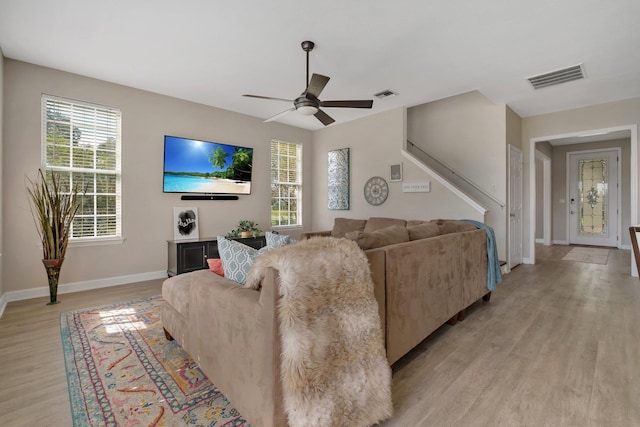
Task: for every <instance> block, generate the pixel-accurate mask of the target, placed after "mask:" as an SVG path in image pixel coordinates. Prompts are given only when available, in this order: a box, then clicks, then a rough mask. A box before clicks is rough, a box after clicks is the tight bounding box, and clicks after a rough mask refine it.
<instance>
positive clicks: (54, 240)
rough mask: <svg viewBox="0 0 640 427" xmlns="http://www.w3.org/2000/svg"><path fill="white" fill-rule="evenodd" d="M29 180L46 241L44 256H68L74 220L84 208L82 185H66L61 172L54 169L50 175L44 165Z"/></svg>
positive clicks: (35, 215)
mask: <svg viewBox="0 0 640 427" xmlns="http://www.w3.org/2000/svg"><path fill="white" fill-rule="evenodd" d="M27 181H28V182H29V184H28V186H27V192H28V194H29V199H30V205H31V215H32V216H33V221H34V222H35V224H36V228H37V230H38V234H39V236H40V240H41V241H42V259H44V260H50V259H64V256H65V253H66V252H67V244H68V243H69V237H71V223H72V222H73V218H74V217H75V216H76V213H78V210H79V208H80V203H79V200H78V193H79V191H78V188H77V186H75V187H74V188H73V189H69V188H68V187H66V188H65V187H64V186H63V185H62V183H61V182H60V177H59V176H58V174H56V173H55V172H52V173H50V174H49V177H48V178H47V176H46V174H45V173H44V172H43V171H42V169H39V170H38V176H37V177H36V179H35V180H33V181H32V180H31V179H29V178H27Z"/></svg>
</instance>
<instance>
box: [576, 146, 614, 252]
mask: <svg viewBox="0 0 640 427" xmlns="http://www.w3.org/2000/svg"><path fill="white" fill-rule="evenodd" d="M607 151H612V152H615V153H616V155H617V156H618V164H617V167H616V169H617V175H618V176H617V177H616V179H617V180H618V183H617V184H618V187H617V188H616V193H617V202H616V229H617V240H616V247H617V248H618V249H620V248H621V247H622V234H621V233H622V185H621V183H622V167H621V166H620V158H621V157H622V149H621V148H620V147H611V148H597V149H594V150H579V151H568V152H567V155H566V157H567V167H566V172H567V177H566V181H565V190H566V192H567V194H566V197H565V200H567V201H568V200H570V197H571V196H570V191H571V189H570V188H569V183H570V182H571V165H570V163H571V156H572V155H575V154H594V153H603V152H607ZM565 206H566V217H567V219H566V221H567V222H566V224H567V226H566V231H567V234H566V236H567V242H569V243H571V213H570V211H571V203H567V204H566V205H565Z"/></svg>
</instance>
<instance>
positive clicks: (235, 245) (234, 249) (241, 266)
mask: <svg viewBox="0 0 640 427" xmlns="http://www.w3.org/2000/svg"><path fill="white" fill-rule="evenodd" d="M218 253H219V254H220V259H221V260H222V268H223V270H224V277H226V278H227V279H230V280H233V281H234V282H238V283H241V284H243V285H244V283H245V282H246V281H247V273H248V272H249V270H250V269H251V266H252V265H253V261H254V260H255V258H256V257H257V256H258V255H259V254H260V253H261V252H259V251H258V250H257V249H254V248H252V247H251V246H247V245H245V244H243V243H240V242H236V241H235V240H227V239H225V238H224V237H223V236H218Z"/></svg>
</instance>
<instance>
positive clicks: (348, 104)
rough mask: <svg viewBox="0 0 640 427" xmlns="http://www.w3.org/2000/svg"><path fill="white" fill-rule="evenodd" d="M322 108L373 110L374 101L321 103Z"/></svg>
mask: <svg viewBox="0 0 640 427" xmlns="http://www.w3.org/2000/svg"><path fill="white" fill-rule="evenodd" d="M320 106H321V107H331V108H371V107H373V100H371V99H369V100H364V99H361V100H350V101H320Z"/></svg>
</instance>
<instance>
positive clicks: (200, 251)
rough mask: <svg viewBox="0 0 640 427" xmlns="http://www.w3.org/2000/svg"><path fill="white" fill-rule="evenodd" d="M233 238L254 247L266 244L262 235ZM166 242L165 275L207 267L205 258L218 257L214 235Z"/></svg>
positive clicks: (258, 247)
mask: <svg viewBox="0 0 640 427" xmlns="http://www.w3.org/2000/svg"><path fill="white" fill-rule="evenodd" d="M233 240H237V241H238V242H241V243H244V244H245V245H249V246H251V247H252V248H256V249H260V248H261V247H263V246H265V245H266V242H265V239H264V236H261V237H249V238H246V239H242V238H234V239H233ZM167 243H168V245H169V247H168V254H169V263H168V264H169V268H168V269H167V275H169V276H175V275H176V274H182V273H188V272H190V271H195V270H202V269H205V268H209V265H208V264H207V258H219V257H220V255H219V254H218V241H217V240H216V238H215V237H209V238H202V239H197V240H195V239H194V240H169V241H168V242H167Z"/></svg>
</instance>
